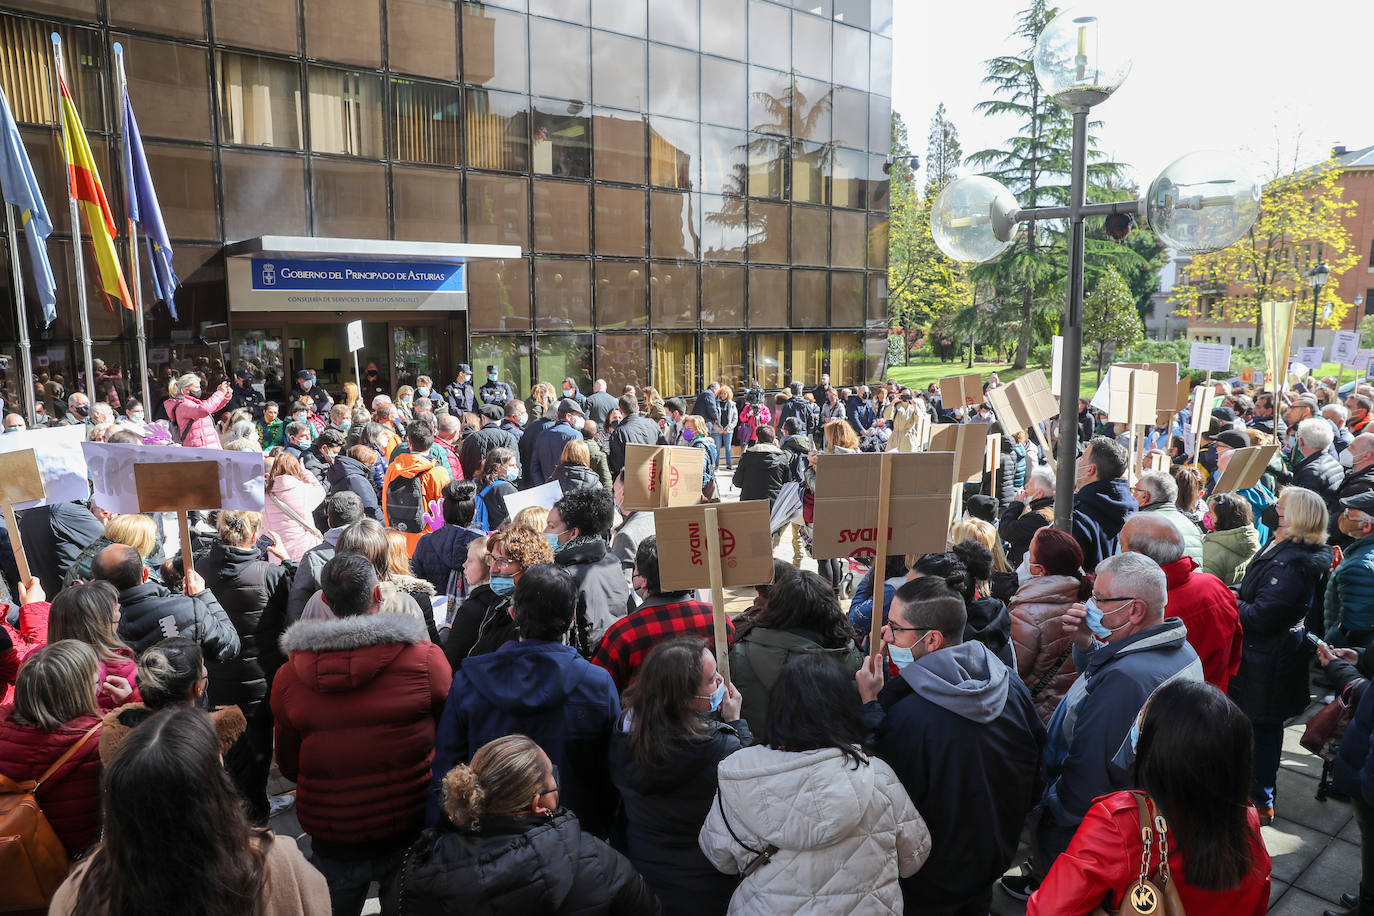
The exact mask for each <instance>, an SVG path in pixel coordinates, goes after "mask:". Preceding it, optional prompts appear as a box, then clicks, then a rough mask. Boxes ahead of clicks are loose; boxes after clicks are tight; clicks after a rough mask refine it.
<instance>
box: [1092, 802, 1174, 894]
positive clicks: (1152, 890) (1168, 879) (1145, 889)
mask: <svg viewBox="0 0 1374 916" xmlns="http://www.w3.org/2000/svg"><path fill="white" fill-rule="evenodd" d="M1131 795H1133V796H1134V797H1135V804H1136V810H1137V811H1139V813H1140V842H1141V845H1142V846H1143V847H1144V848H1143V850H1142V852H1141V856H1140V877H1139V878H1137V879H1136V880H1135V881H1132V882H1131V885H1130V886H1129V887H1127V888H1126V893H1125V894H1124V895H1123V896H1122V898H1121V909H1120V910H1118V911H1116V913H1113V912H1112V911H1111V910H1109V909H1107V908H1106V907H1105V906H1099V907H1098V908H1097V909H1096V910H1094V911H1093V914H1092V916H1187V914H1186V913H1185V912H1184V910H1183V901H1182V900H1181V899H1180V898H1179V896H1178V888H1177V887H1176V886H1175V884H1174V880H1173V876H1172V875H1170V874H1169V825H1168V823H1167V822H1166V821H1165V820H1164V814H1163V813H1162V812H1160V811H1159V809H1158V808H1157V807H1156V806H1155V804H1154V802H1153V801H1152V800H1151V799H1150V796H1149V795H1146V794H1145V793H1144V792H1132V793H1131ZM1152 811H1153V815H1152V814H1151V812H1152ZM1156 840H1158V846H1159V867H1158V868H1157V869H1155V870H1153V871H1151V869H1150V862H1151V860H1152V858H1153V852H1154V847H1155V845H1156V843H1155V841H1156Z"/></svg>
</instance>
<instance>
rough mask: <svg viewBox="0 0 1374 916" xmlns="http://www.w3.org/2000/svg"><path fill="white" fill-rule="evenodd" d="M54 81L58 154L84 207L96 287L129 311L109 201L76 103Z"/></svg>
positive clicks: (62, 82)
mask: <svg viewBox="0 0 1374 916" xmlns="http://www.w3.org/2000/svg"><path fill="white" fill-rule="evenodd" d="M58 81H59V85H60V86H61V89H62V137H61V140H62V157H63V158H64V159H65V160H66V161H67V178H68V181H69V182H70V189H71V196H72V197H74V198H75V199H76V200H78V201H80V202H81V206H82V208H83V209H84V210H85V211H86V225H87V227H88V228H89V229H90V235H91V247H92V248H94V249H95V263H96V269H97V270H98V271H99V272H100V289H101V291H102V292H103V293H104V294H105V307H106V308H110V299H112V298H113V299H118V300H119V301H120V302H121V303H123V305H124V307H125V308H127V309H129V310H131V311H132V310H133V307H134V303H133V297H132V296H130V295H129V287H128V286H126V285H125V283H124V271H123V270H121V269H120V267H119V257H118V255H117V254H116V253H115V243H114V239H115V221H114V215H113V214H112V213H111V212H110V204H109V201H107V200H106V199H105V188H104V187H103V186H102V185H101V184H100V173H99V172H97V171H96V168H95V159H94V158H93V157H92V156H91V147H90V145H89V144H87V143H86V131H85V129H84V128H83V127H82V126H81V116H80V115H78V114H77V113H76V104H75V103H74V102H73V101H72V94H71V93H70V92H69V91H68V90H67V81H66V79H65V78H63V77H61V76H59V77H58Z"/></svg>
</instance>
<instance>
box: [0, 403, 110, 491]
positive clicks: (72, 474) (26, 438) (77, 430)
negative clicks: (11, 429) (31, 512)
mask: <svg viewBox="0 0 1374 916" xmlns="http://www.w3.org/2000/svg"><path fill="white" fill-rule="evenodd" d="M85 438H86V426H85V424H77V425H75V426H54V427H51V428H49V429H26V430H21V431H20V432H17V433H6V434H4V435H3V436H0V454H8V453H10V452H25V451H31V452H33V453H34V456H35V458H36V460H37V461H38V472H39V474H40V475H42V478H43V490H44V492H43V493H40V494H39V495H38V497H36V498H33V499H26V500H21V501H16V502H15V503H14V508H16V509H30V508H33V507H34V506H47V505H51V504H53V503H64V502H73V501H76V500H82V499H85V498H86V497H87V496H89V495H90V493H91V488H90V486H89V485H87V483H86V458H85V456H84V454H83V453H82V451H81V444H82V442H83V441H84V440H85ZM102 508H103V506H102Z"/></svg>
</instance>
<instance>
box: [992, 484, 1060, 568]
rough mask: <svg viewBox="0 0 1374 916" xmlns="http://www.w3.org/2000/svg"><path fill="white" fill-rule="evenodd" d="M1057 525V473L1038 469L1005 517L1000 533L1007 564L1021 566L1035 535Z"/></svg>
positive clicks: (1008, 508)
mask: <svg viewBox="0 0 1374 916" xmlns="http://www.w3.org/2000/svg"><path fill="white" fill-rule="evenodd" d="M1052 524H1054V472H1053V471H1051V470H1050V469H1049V468H1048V467H1046V466H1044V465H1037V466H1036V467H1034V468H1033V469H1032V470H1031V472H1030V473H1029V474H1028V475H1026V485H1025V486H1024V487H1023V488H1022V489H1021V491H1020V492H1019V493H1017V494H1016V498H1015V499H1013V500H1012V501H1011V505H1009V506H1007V508H1006V511H1004V512H1003V513H1002V518H1001V520H1000V522H999V523H998V525H997V533H998V534H1000V535H1001V536H1002V541H1003V543H1004V544H1006V549H1007V560H1008V561H1009V562H1010V563H1011V565H1012V566H1020V565H1021V558H1022V557H1024V556H1025V555H1026V551H1028V550H1030V542H1031V539H1032V538H1034V537H1035V532H1037V531H1039V530H1040V529H1041V528H1044V527H1045V526H1046V525H1052Z"/></svg>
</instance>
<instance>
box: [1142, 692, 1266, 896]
mask: <svg viewBox="0 0 1374 916" xmlns="http://www.w3.org/2000/svg"><path fill="white" fill-rule="evenodd" d="M1253 756H1254V743H1253V737H1252V734H1251V728H1250V720H1249V719H1247V718H1246V717H1245V714H1244V713H1243V712H1241V711H1240V708H1239V707H1238V706H1236V704H1235V703H1233V702H1231V700H1230V699H1228V698H1227V696H1226V694H1224V693H1222V692H1221V691H1220V690H1218V689H1217V688H1215V687H1213V686H1212V685H1211V684H1208V683H1206V682H1204V681H1185V680H1174V681H1170V682H1168V683H1166V684H1164V685H1163V686H1162V687H1160V688H1159V689H1158V690H1156V691H1155V692H1154V693H1153V694H1152V695H1151V696H1150V699H1149V701H1148V704H1147V705H1146V707H1145V721H1144V723H1143V724H1142V725H1141V728H1140V738H1139V740H1138V741H1137V744H1136V757H1135V783H1136V785H1138V786H1139V787H1140V788H1142V789H1144V790H1145V791H1146V792H1148V793H1150V798H1152V799H1154V802H1155V804H1156V805H1158V806H1159V807H1160V808H1161V809H1163V811H1164V816H1165V818H1166V819H1167V820H1168V823H1169V832H1170V834H1171V835H1172V836H1173V838H1174V842H1175V843H1176V844H1177V848H1178V849H1179V850H1180V851H1181V852H1182V854H1183V864H1184V870H1185V872H1186V873H1187V877H1188V883H1189V884H1191V885H1192V886H1194V887H1197V888H1201V889H1202V890H1209V891H1223V890H1228V889H1230V888H1234V887H1236V886H1237V885H1239V884H1240V883H1241V881H1243V880H1244V879H1245V876H1246V875H1248V874H1249V873H1250V869H1251V866H1252V865H1253V864H1254V862H1253V854H1252V850H1251V842H1252V837H1251V832H1250V824H1249V820H1248V817H1247V808H1248V805H1249V795H1250V768H1251V762H1252V758H1253Z"/></svg>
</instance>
